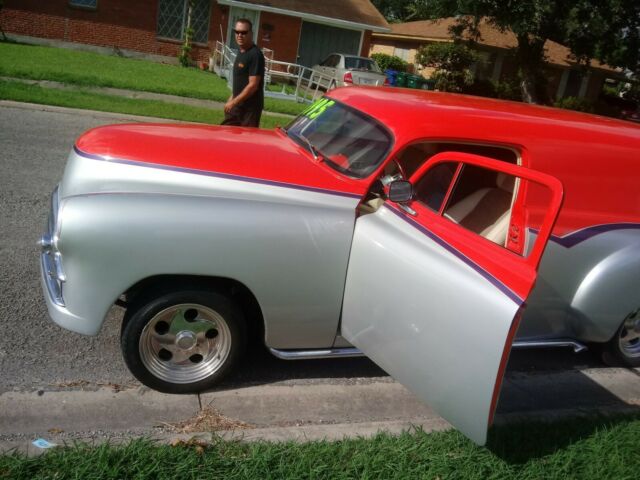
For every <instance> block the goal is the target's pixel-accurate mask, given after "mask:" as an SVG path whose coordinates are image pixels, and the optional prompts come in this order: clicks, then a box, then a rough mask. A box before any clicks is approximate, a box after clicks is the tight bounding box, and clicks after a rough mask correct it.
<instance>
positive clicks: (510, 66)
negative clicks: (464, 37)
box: [370, 18, 621, 100]
mask: <svg viewBox="0 0 640 480" xmlns="http://www.w3.org/2000/svg"><path fill="white" fill-rule="evenodd" d="M455 23H456V19H455V18H443V19H440V20H424V21H417V22H408V23H398V24H392V25H391V26H390V28H391V29H390V31H389V32H374V33H373V35H372V40H371V52H370V53H386V54H388V55H396V56H398V57H400V58H402V59H403V60H405V61H407V62H409V63H410V64H413V65H414V69H415V70H417V71H420V72H421V73H422V75H423V76H425V77H427V78H428V77H429V75H430V74H431V71H430V70H431V69H429V68H424V69H423V68H422V66H420V65H418V64H417V63H416V61H415V56H416V52H417V49H418V48H419V47H421V46H422V45H425V44H428V43H431V42H452V41H453V38H452V35H451V33H450V30H449V29H450V28H451V26H453V25H454V24H455ZM479 30H480V37H479V38H478V39H477V40H476V46H475V48H476V50H477V51H478V53H479V55H480V61H478V62H477V63H476V65H475V66H474V68H475V72H474V73H475V75H476V77H478V78H481V79H488V80H492V81H495V82H497V81H500V80H504V79H505V78H508V77H509V76H513V75H515V74H516V72H517V64H516V63H515V62H514V61H513V60H512V59H511V58H510V55H509V53H510V49H512V48H514V47H516V46H517V40H516V36H515V35H514V34H513V32H510V31H507V32H501V31H500V30H498V29H497V28H495V27H493V26H492V25H490V24H488V23H487V22H484V21H483V22H481V23H480V26H479ZM545 51H546V62H547V69H546V73H547V77H548V80H549V85H548V87H549V93H550V95H551V97H552V98H555V99H560V98H565V97H580V98H586V99H589V100H596V99H597V98H598V95H599V94H600V92H601V91H602V85H603V83H604V81H605V80H606V79H607V78H619V77H620V76H621V73H620V72H619V71H618V70H616V69H614V68H611V67H609V66H608V65H604V64H602V63H600V62H598V61H597V60H593V61H592V62H591V65H590V66H589V68H587V69H585V68H584V66H581V65H579V64H578V63H577V62H576V61H575V59H573V58H572V56H571V51H570V50H569V49H568V48H567V47H565V46H564V45H560V44H559V43H556V42H552V41H550V40H549V41H547V43H546V44H545Z"/></svg>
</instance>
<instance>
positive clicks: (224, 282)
mask: <svg viewBox="0 0 640 480" xmlns="http://www.w3.org/2000/svg"><path fill="white" fill-rule="evenodd" d="M189 289H194V290H206V291H212V292H216V293H219V294H221V295H224V296H226V297H227V298H229V299H230V300H232V301H233V302H234V303H235V304H236V306H237V307H238V308H239V309H240V310H241V311H242V313H243V315H244V318H245V320H246V322H247V327H248V330H249V331H248V334H249V340H250V341H259V342H261V343H264V317H263V315H262V309H261V308H260V304H259V303H258V300H257V299H256V297H255V295H254V294H253V293H252V292H251V290H249V289H248V288H247V286H246V285H244V284H243V283H241V282H239V281H237V280H234V279H231V278H226V277H207V276H200V275H156V276H153V277H148V278H145V279H143V280H140V281H139V282H137V283H135V284H134V285H132V286H131V287H129V288H128V289H127V290H126V291H125V292H123V294H122V296H121V297H120V298H121V299H122V300H123V302H122V304H123V306H124V307H125V308H128V307H129V306H131V305H139V304H142V303H145V302H147V301H149V300H150V299H152V298H154V297H158V296H160V295H163V294H165V293H171V292H175V291H183V290H189ZM126 318H127V316H125V319H126Z"/></svg>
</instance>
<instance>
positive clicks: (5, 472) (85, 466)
mask: <svg viewBox="0 0 640 480" xmlns="http://www.w3.org/2000/svg"><path fill="white" fill-rule="evenodd" d="M639 439H640V415H635V416H633V417H626V418H618V419H608V420H605V419H600V420H593V419H592V420H588V419H580V420H572V421H562V422H555V423H552V424H531V423H529V424H523V425H512V426H510V427H501V428H495V429H493V430H492V432H491V435H490V439H489V444H488V447H486V448H481V447H477V446H475V445H474V444H472V443H471V442H470V441H469V440H467V439H466V438H465V437H463V436H462V435H461V434H460V433H458V432H456V431H449V432H443V433H433V434H426V433H424V432H422V431H418V432H414V433H411V434H408V433H407V434H403V435H401V436H399V437H393V436H389V435H386V434H380V435H378V436H376V437H374V438H372V439H351V440H342V441H337V442H328V441H320V442H310V443H304V444H297V443H268V442H258V443H245V442H240V441H234V442H229V441H222V440H215V438H214V441H213V442H212V444H211V445H210V446H208V447H205V448H202V447H201V446H198V445H195V444H194V445H188V444H187V445H180V446H165V445H155V444H153V443H151V442H149V441H147V440H136V441H132V442H131V443H129V444H127V445H124V446H120V447H113V446H109V445H102V446H98V447H90V446H87V445H81V444H78V445H75V446H73V447H70V448H65V449H59V450H52V451H49V452H47V453H46V454H44V455H42V456H39V457H31V458H28V457H26V456H24V455H20V454H15V453H13V454H5V455H4V456H0V478H7V479H9V478H10V479H16V480H17V479H29V480H31V479H44V478H55V479H66V478H69V479H71V478H77V479H85V478H104V479H116V478H127V479H147V478H153V479H165V478H180V479H196V478H225V479H241V478H243V479H244V478H246V479H385V480H386V479H402V480H406V479H423V478H424V479H478V480H485V479H558V480H560V479H561V480H565V479H580V480H589V479H594V480H601V479H616V480H635V479H637V478H638V471H640V455H639V454H638V446H639Z"/></svg>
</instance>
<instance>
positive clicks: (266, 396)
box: [0, 368, 640, 451]
mask: <svg viewBox="0 0 640 480" xmlns="http://www.w3.org/2000/svg"><path fill="white" fill-rule="evenodd" d="M89 387H90V386H89ZM630 412H640V371H638V369H635V370H633V369H621V368H620V369H611V368H610V369H604V368H603V369H588V370H582V371H578V370H571V371H561V372H552V373H546V374H523V373H515V374H510V375H508V376H507V377H506V378H505V383H504V385H503V391H502V395H501V398H500V403H499V406H498V415H497V417H496V423H499V424H505V423H510V422H516V421H526V420H534V419H535V420H549V419H551V420H553V419H558V418H564V417H571V416H579V415H592V414H596V413H597V414H612V413H630ZM414 427H420V428H423V429H424V430H425V431H434V430H443V429H447V428H450V426H449V424H448V423H447V422H446V421H444V420H443V419H442V418H441V417H439V416H438V415H437V414H435V412H433V410H431V409H430V408H429V407H428V406H426V405H424V404H423V403H421V402H420V401H419V400H418V399H417V398H416V397H415V396H414V395H413V394H411V393H410V392H409V391H408V390H406V389H405V388H404V387H403V386H401V385H400V384H398V383H396V382H392V381H379V382H368V381H364V380H363V381H362V382H359V381H357V380H356V381H355V382H354V384H352V385H344V384H341V385H335V384H331V383H323V384H318V385H278V384H275V385H265V386H250V387H245V388H237V389H229V390H221V391H217V392H210V393H205V394H201V395H165V394H161V393H158V392H154V391H151V390H149V389H147V388H142V387H141V388H129V389H125V390H122V391H117V390H114V389H112V388H107V387H100V388H97V389H95V390H89V389H85V390H60V391H42V390H40V391H36V392H7V393H4V394H2V395H0V450H3V451H4V450H7V449H10V448H18V449H20V450H23V451H27V450H29V451H31V450H37V449H35V447H33V446H31V441H33V440H34V439H36V438H45V439H47V440H48V441H51V442H54V443H57V444H61V443H64V442H69V441H72V440H78V439H81V440H88V441H104V440H109V441H118V440H119V439H120V440H122V439H129V438H132V437H136V436H149V437H152V438H156V439H159V440H161V441H171V440H172V439H175V438H184V437H185V436H186V437H191V436H194V435H200V436H202V435H203V434H204V437H205V438H210V432H211V431H216V432H217V434H218V435H220V436H222V437H223V438H243V439H245V440H278V441H279V440H296V441H305V440H316V439H339V438H343V437H354V436H369V435H373V434H375V433H376V432H379V431H387V432H390V433H399V432H401V431H404V430H408V429H411V428H414Z"/></svg>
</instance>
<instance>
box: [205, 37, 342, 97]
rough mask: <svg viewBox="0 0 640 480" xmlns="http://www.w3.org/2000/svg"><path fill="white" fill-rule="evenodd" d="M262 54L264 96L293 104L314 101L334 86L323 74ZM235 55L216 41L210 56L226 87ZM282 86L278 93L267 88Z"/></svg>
mask: <svg viewBox="0 0 640 480" xmlns="http://www.w3.org/2000/svg"><path fill="white" fill-rule="evenodd" d="M263 52H264V53H265V75H264V87H265V91H264V94H265V96H267V97H274V98H285V99H289V100H295V101H296V102H299V103H302V102H307V103H310V102H313V101H314V100H316V99H318V98H319V97H321V96H322V94H323V91H324V90H330V89H332V88H334V87H335V86H336V80H335V78H333V77H329V76H328V75H325V74H324V73H322V72H318V71H317V70H313V69H311V68H309V67H305V66H303V65H298V64H296V63H289V62H281V61H279V60H273V50H269V49H263ZM235 58H236V53H235V52H234V51H233V50H232V49H231V48H229V47H228V46H227V45H225V44H224V43H222V42H219V41H218V42H216V46H215V49H214V51H213V55H212V57H211V65H210V67H211V69H212V70H213V71H214V72H215V73H216V74H217V75H219V76H220V77H223V78H225V79H226V80H227V84H228V85H229V88H231V86H232V85H233V62H234V60H235ZM274 84H275V85H281V86H282V88H281V89H280V90H279V91H274V90H271V89H269V88H268V86H269V85H274Z"/></svg>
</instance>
